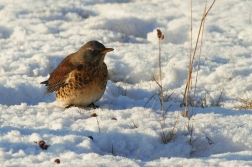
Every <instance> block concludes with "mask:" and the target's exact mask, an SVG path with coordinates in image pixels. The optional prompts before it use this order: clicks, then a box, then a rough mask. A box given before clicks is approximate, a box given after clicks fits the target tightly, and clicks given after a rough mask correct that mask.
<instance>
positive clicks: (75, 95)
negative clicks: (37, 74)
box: [41, 41, 114, 108]
mask: <svg viewBox="0 0 252 167" xmlns="http://www.w3.org/2000/svg"><path fill="white" fill-rule="evenodd" d="M113 50H114V49H113V48H106V47H105V46H104V45H103V44H102V43H100V42H98V41H89V42H87V43H86V44H84V45H83V46H82V47H81V48H80V49H79V50H78V51H77V52H75V53H72V54H70V55H68V56H67V57H65V58H64V59H63V60H62V61H61V63H60V64H59V65H58V67H57V68H56V69H54V71H53V72H52V73H51V75H50V77H49V79H48V80H46V81H43V82H41V84H45V86H47V90H46V94H47V93H52V92H54V91H55V94H56V100H57V101H59V102H60V103H61V104H62V105H63V106H64V107H65V108H69V107H73V106H76V107H93V108H97V107H99V106H97V105H95V104H94V102H96V101H99V100H100V99H101V97H102V96H103V94H104V92H105V89H106V85H107V80H108V69H107V65H106V64H105V62H104V58H105V55H106V53H108V52H111V51H113Z"/></svg>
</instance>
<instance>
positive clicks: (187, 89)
mask: <svg viewBox="0 0 252 167" xmlns="http://www.w3.org/2000/svg"><path fill="white" fill-rule="evenodd" d="M215 1H216V0H214V1H213V3H212V4H211V6H210V7H209V9H208V10H207V12H205V10H204V14H203V16H202V19H201V22H200V27H199V31H198V36H197V40H196V43H195V47H194V51H193V54H192V55H190V64H189V70H188V77H187V83H186V91H185V96H186V98H185V99H186V106H185V111H184V114H183V115H184V117H186V116H187V117H188V113H189V111H188V98H189V94H190V85H191V77H192V70H193V62H194V58H195V55H196V51H197V47H198V43H199V37H200V33H201V29H202V25H203V22H204V20H205V18H206V16H207V14H208V13H209V11H210V10H211V9H212V7H213V5H214V3H215Z"/></svg>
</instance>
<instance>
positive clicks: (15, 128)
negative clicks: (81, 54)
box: [0, 0, 252, 167]
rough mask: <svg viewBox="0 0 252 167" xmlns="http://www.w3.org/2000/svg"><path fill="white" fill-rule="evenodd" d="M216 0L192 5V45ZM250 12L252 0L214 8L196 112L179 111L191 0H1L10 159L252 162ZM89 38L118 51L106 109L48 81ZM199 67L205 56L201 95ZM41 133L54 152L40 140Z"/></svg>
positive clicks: (1, 83) (4, 137)
mask: <svg viewBox="0 0 252 167" xmlns="http://www.w3.org/2000/svg"><path fill="white" fill-rule="evenodd" d="M211 3H212V1H210V0H200V1H193V42H195V41H196V36H197V33H198V28H199V24H200V19H201V16H202V13H203V10H204V5H205V4H207V8H208V7H209V6H210V4H211ZM251 13H252V3H251V1H248V0H232V1H216V3H215V4H214V6H213V8H212V9H211V11H210V12H209V15H208V16H207V18H206V22H205V31H204V37H203V46H202V53H201V60H200V69H199V72H198V80H197V87H196V93H195V104H196V105H198V107H189V113H190V120H189V119H188V118H185V117H183V116H182V114H183V111H184V107H180V104H181V102H182V98H183V93H184V90H185V85H186V79H187V75H188V65H189V53H190V49H189V48H190V3H189V1H188V2H186V3H185V2H182V1H177V0H170V1H167V0H120V1H119V0H118V1H116V0H96V1H91V0H86V1H85V0H83V1H67V0H61V1H52V0H46V1H34V0H23V1H3V0H1V1H0V19H1V22H0V50H1V52H0V57H1V61H0V76H1V77H0V95H1V98H0V111H1V112H0V126H1V128H0V165H1V166H53V165H56V164H55V163H54V160H55V159H60V164H59V165H60V166H70V165H71V166H187V167H192V166H229V167H231V166H252V156H251V155H252V132H251V129H252V123H251V119H252V115H251V111H250V110H245V109H243V110H238V107H240V106H241V105H242V104H241V102H240V99H245V100H246V99H251V96H252V85H251V82H252V77H251V76H252V73H251V71H252V59H251V57H252V29H251V26H252V19H251V17H252V14H251ZM157 28H159V29H160V30H161V31H162V32H163V34H164V36H165V38H164V40H163V41H162V43H161V49H162V83H163V91H164V95H166V96H169V95H171V94H172V95H171V97H170V98H169V99H168V100H166V101H165V109H166V108H168V107H169V106H170V108H169V109H168V111H167V112H166V114H165V124H164V127H163V128H164V129H163V130H164V132H165V134H168V133H169V132H171V131H172V129H173V128H174V133H175V135H174V136H173V138H172V140H171V141H169V142H168V143H167V144H164V143H163V142H162V139H161V135H160V133H161V132H162V129H161V126H160V123H161V107H160V103H159V100H158V95H157V94H158V91H159V87H158V85H157V84H156V82H155V81H153V77H155V78H157V76H158V75H157V66H158V62H157V60H158V39H157V37H156V29H157ZM90 40H97V41H100V42H101V43H103V44H104V45H105V46H106V47H111V48H114V51H113V52H110V53H108V54H107V55H106V58H105V62H106V64H107V66H108V70H109V78H110V79H109V81H108V84H107V88H106V91H105V94H104V96H103V97H102V99H101V100H100V101H99V102H97V103H96V104H97V105H99V106H100V108H98V109H95V110H93V109H80V108H77V107H72V108H68V109H65V108H63V107H62V106H60V104H58V103H57V102H56V99H55V94H54V93H52V94H44V92H45V90H46V87H45V86H44V85H41V84H40V82H42V81H44V80H46V79H48V77H49V74H50V72H52V71H53V69H55V68H56V67H57V65H58V64H59V63H60V61H61V60H62V59H63V58H64V57H66V56H67V55H68V54H70V53H73V52H75V51H77V50H78V49H79V48H80V47H81V46H82V45H83V44H85V43H86V42H88V41H90ZM198 51H199V50H198ZM197 53H198V52H197ZM196 59H198V57H197V58H196ZM197 65H198V62H197V60H195V63H194V65H193V66H194V71H193V74H192V76H193V79H192V83H193V89H192V93H191V95H192V97H194V95H193V94H194V84H195V81H196V79H195V77H196V70H195V69H197ZM222 91H223V93H221V92H222ZM221 94H222V95H221ZM220 96H221V98H220V101H219V100H218V99H219V97H220ZM151 97H153V98H151ZM204 98H205V99H206V104H205V107H204V108H201V107H200V106H199V105H200V104H199V103H200V102H201V101H203V100H202V99H204ZM218 101H219V103H218V104H216V103H217V102H218ZM92 113H96V114H97V115H98V116H97V117H90V115H91V114H92ZM191 131H192V134H191ZM89 136H92V137H93V140H92V139H91V138H90V137H89ZM40 140H44V141H45V142H46V144H47V145H50V146H49V147H48V149H47V150H43V149H41V148H40V147H39V146H38V144H37V143H35V142H39V141H40Z"/></svg>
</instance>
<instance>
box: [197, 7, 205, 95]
mask: <svg viewBox="0 0 252 167" xmlns="http://www.w3.org/2000/svg"><path fill="white" fill-rule="evenodd" d="M205 13H206V5H205V9H204V13H203V15H205ZM204 29H205V19H204V21H203V28H202V32H201V39H200V52H199V56H198V68H197V74H196V79H195V85H194V97H195V94H196V85H197V82H198V74H199V67H200V56H201V49H202V41H203V35H204Z"/></svg>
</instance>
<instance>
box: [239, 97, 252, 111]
mask: <svg viewBox="0 0 252 167" xmlns="http://www.w3.org/2000/svg"><path fill="white" fill-rule="evenodd" d="M240 102H241V105H240V106H238V107H236V108H237V109H238V110H252V100H251V99H249V98H248V97H247V99H241V98H240Z"/></svg>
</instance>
